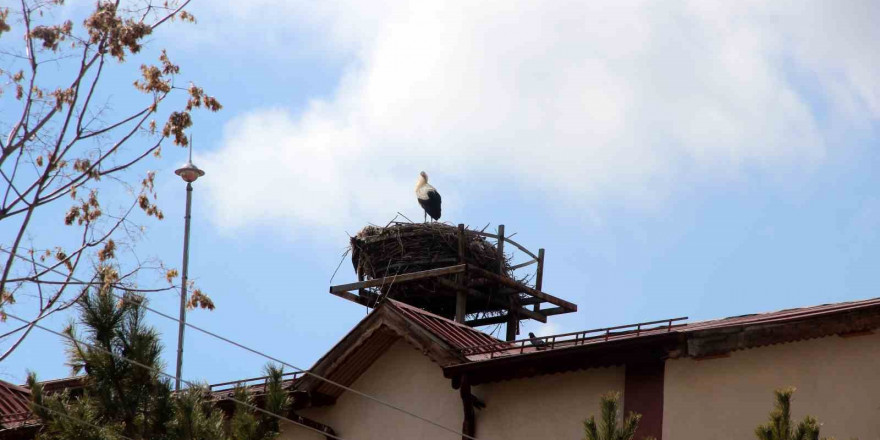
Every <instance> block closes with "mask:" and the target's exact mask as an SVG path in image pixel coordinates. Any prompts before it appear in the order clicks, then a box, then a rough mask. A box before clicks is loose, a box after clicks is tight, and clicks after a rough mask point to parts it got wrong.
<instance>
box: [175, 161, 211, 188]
mask: <svg viewBox="0 0 880 440" xmlns="http://www.w3.org/2000/svg"><path fill="white" fill-rule="evenodd" d="M174 174H177V175H178V176H180V178H181V179H183V181H184V182H186V183H193V182H195V181H196V180H197V179H198V178H199V177H202V176H204V175H205V172H204V171H202V170H200V169H199V167H197V166H195V165H193V163H192V162H189V161H187V162H186V165H184V166H183V167H181V168H178V169H177V170H175V171H174Z"/></svg>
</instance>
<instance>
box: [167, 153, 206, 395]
mask: <svg viewBox="0 0 880 440" xmlns="http://www.w3.org/2000/svg"><path fill="white" fill-rule="evenodd" d="M174 174H177V175H178V176H180V178H181V179H183V181H184V182H186V217H184V227H183V228H184V229H183V277H182V278H181V283H180V326H179V328H178V332H177V374H175V375H174V390H175V391H180V372H181V370H182V369H183V330H184V329H185V328H186V281H187V271H188V270H189V221H190V217H191V216H190V213H191V212H192V190H193V187H192V183H193V182H195V181H196V180H197V179H198V178H199V177H202V176H204V175H205V172H204V171H202V170H200V169H199V167H197V166H195V165H193V163H192V138H190V141H189V160H187V161H186V165H184V166H183V167H181V168H178V169H177V170H175V171H174Z"/></svg>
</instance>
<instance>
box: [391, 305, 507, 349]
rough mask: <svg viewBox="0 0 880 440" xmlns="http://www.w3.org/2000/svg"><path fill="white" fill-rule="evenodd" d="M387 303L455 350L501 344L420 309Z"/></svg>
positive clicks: (473, 330) (482, 334) (489, 337)
mask: <svg viewBox="0 0 880 440" xmlns="http://www.w3.org/2000/svg"><path fill="white" fill-rule="evenodd" d="M389 301H390V303H391V305H393V306H394V308H395V309H397V310H399V311H400V312H401V313H402V314H403V315H404V316H405V317H406V318H407V319H409V320H411V321H414V322H416V323H418V324H419V325H421V326H422V327H424V328H425V329H426V330H428V331H430V332H431V333H433V334H434V335H436V336H437V337H438V338H440V339H442V340H443V341H444V342H446V343H447V344H449V345H450V346H451V347H453V348H455V349H462V348H465V347H473V346H475V345H486V344H496V343H501V342H502V341H500V340H498V339H496V338H493V337H492V336H489V335H487V334H485V333H483V332H481V331H479V330H475V329H473V328H471V327H468V326H466V325H464V324H460V323H458V322H455V321H451V320H449V319H446V318H444V317H442V316H437V315H435V314H433V313H431V312H427V311H425V310H422V309H420V308H417V307H413V306H411V305H408V304H404V303H402V302H398V301H394V300H389Z"/></svg>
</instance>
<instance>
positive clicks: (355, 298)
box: [330, 290, 373, 307]
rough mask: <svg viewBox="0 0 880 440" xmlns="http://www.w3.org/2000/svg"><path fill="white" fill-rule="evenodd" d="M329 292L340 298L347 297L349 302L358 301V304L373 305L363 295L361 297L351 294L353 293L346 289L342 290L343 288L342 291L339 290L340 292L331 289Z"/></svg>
mask: <svg viewBox="0 0 880 440" xmlns="http://www.w3.org/2000/svg"><path fill="white" fill-rule="evenodd" d="M330 293H332V294H334V295H336V296H338V297H340V298H344V299H347V300H349V301H351V302H355V303H358V304H360V305H362V306H367V307H372V306H373V305H372V304H370V300H368V299H367V298H365V297H363V296H358V295H355V294H353V293H349V292H348V291H344V290H343V291H341V292H334V291H332V290H331V291H330Z"/></svg>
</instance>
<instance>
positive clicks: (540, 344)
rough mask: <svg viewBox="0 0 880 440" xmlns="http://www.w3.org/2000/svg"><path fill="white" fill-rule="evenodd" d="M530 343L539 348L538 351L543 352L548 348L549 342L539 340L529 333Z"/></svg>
mask: <svg viewBox="0 0 880 440" xmlns="http://www.w3.org/2000/svg"><path fill="white" fill-rule="evenodd" d="M529 342H531V343H532V346H533V347H535V348H537V349H538V350H543V349H545V348H547V341H545V340H543V339H538V337H537V336H535V334H534V333H532V332H529Z"/></svg>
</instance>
